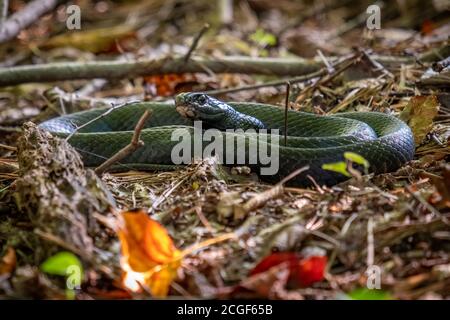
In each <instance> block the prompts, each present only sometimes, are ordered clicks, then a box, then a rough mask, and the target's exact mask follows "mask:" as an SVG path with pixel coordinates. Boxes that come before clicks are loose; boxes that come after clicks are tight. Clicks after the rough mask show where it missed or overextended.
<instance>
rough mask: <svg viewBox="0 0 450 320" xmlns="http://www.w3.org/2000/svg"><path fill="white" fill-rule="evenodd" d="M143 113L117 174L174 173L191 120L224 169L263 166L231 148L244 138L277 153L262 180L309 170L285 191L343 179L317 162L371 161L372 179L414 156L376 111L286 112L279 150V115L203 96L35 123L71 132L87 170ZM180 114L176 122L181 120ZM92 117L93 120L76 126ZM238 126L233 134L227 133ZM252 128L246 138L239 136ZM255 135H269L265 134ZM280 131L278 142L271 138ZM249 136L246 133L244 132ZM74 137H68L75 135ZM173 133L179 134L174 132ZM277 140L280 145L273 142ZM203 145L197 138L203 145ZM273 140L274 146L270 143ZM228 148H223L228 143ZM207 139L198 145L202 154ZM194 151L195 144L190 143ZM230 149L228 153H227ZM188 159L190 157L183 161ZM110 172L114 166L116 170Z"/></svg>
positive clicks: (400, 127)
mask: <svg viewBox="0 0 450 320" xmlns="http://www.w3.org/2000/svg"><path fill="white" fill-rule="evenodd" d="M145 110H150V111H151V117H150V119H149V120H148V121H147V122H146V125H145V128H144V129H143V130H142V133H141V140H143V141H144V143H145V145H144V146H143V147H142V148H139V149H138V150H137V151H135V152H134V153H132V154H131V155H129V156H127V157H126V158H125V159H124V160H123V161H121V163H120V164H119V168H123V169H124V170H128V169H130V168H134V169H136V168H138V169H158V168H170V167H173V166H174V164H176V163H175V162H177V161H173V153H172V151H173V150H174V148H176V146H177V145H178V146H179V143H180V140H174V138H173V134H174V132H176V130H180V129H181V130H184V131H182V132H184V134H183V135H184V136H186V135H190V134H192V136H193V137H194V136H195V135H194V130H195V129H194V127H193V120H196V119H197V120H202V121H203V124H204V125H203V129H206V128H207V127H208V128H217V129H219V130H221V131H220V133H219V135H220V136H221V138H222V140H223V142H221V146H223V149H224V150H223V152H224V154H226V155H228V154H229V153H230V152H232V155H231V158H230V159H232V161H231V163H230V162H229V161H228V162H227V163H226V164H227V165H239V163H236V159H237V157H238V155H239V156H243V157H244V163H245V164H247V165H249V166H250V167H251V168H253V169H254V170H255V171H256V172H257V173H261V172H260V170H261V168H263V167H267V166H268V165H267V163H265V164H262V163H260V162H258V161H259V160H257V163H250V162H251V161H252V160H250V159H251V158H252V156H254V154H252V151H250V149H248V150H239V149H238V150H231V149H236V145H237V143H236V144H235V142H233V141H235V139H238V138H240V139H243V140H241V141H244V145H245V146H246V147H248V146H249V145H250V144H251V143H257V146H258V147H266V148H267V150H271V147H274V149H273V150H276V153H277V154H276V156H277V157H274V158H273V160H274V161H279V163H278V170H277V172H275V173H273V174H269V175H262V174H261V175H260V177H261V178H262V179H263V180H266V181H269V182H277V181H279V180H280V179H282V178H283V177H285V176H287V175H288V174H289V173H291V172H293V171H294V170H295V169H297V168H300V167H303V166H305V165H309V170H308V171H306V172H304V173H302V174H300V175H298V176H296V177H295V178H294V179H293V180H291V181H290V184H291V185H295V186H308V185H310V184H311V180H310V179H308V178H307V175H310V176H311V177H312V178H313V179H314V180H315V181H316V182H317V183H318V184H326V185H333V184H336V183H338V182H340V181H343V180H345V179H346V177H345V176H344V175H342V174H340V173H337V172H333V171H329V170H324V169H322V165H323V164H327V163H333V162H337V161H342V160H343V159H344V158H343V154H344V152H346V151H351V152H354V153H358V154H359V155H361V156H363V157H364V158H365V159H366V160H368V161H369V163H370V170H371V171H372V172H375V173H383V172H389V171H394V170H396V169H398V168H399V167H400V166H401V165H402V164H404V163H405V162H407V161H409V160H411V159H412V158H413V156H414V148H415V147H414V139H413V135H412V133H411V130H410V128H409V127H408V126H407V125H406V124H405V123H404V122H402V121H401V120H399V119H397V118H395V117H394V116H391V115H387V114H384V113H378V112H350V113H341V114H337V115H335V116H318V115H314V114H310V113H304V112H298V111H291V110H290V111H288V113H287V124H288V126H287V128H288V129H287V144H286V145H284V132H283V128H284V123H285V114H284V110H282V109H280V108H278V107H276V106H272V105H267V104H260V103H246V102H245V103H241V102H233V103H227V104H225V103H223V102H221V101H218V100H216V99H214V98H212V97H210V96H207V95H205V94H202V93H185V94H180V95H178V96H177V97H176V103H175V105H173V104H167V103H157V102H142V103H132V104H128V105H125V106H123V107H121V108H117V109H115V110H113V111H112V112H109V113H108V114H105V115H104V116H103V117H99V116H100V115H102V114H104V113H105V111H106V109H104V108H103V109H93V110H88V111H83V112H78V113H73V114H69V115H64V116H61V117H58V118H54V119H51V120H49V121H46V122H44V123H42V124H41V125H40V127H41V128H43V129H46V130H48V131H50V132H51V133H53V134H56V135H58V136H60V137H67V136H68V135H70V134H71V137H70V139H69V143H70V144H71V145H73V146H74V147H75V148H77V150H78V151H79V152H80V154H81V155H82V158H83V162H84V163H85V165H86V166H92V167H93V166H98V165H99V164H101V163H102V162H103V161H105V159H108V158H109V157H111V156H112V155H114V154H115V153H116V152H117V151H119V150H120V149H121V148H123V147H124V146H125V145H127V144H128V143H129V142H130V140H131V137H132V135H133V130H134V127H135V125H136V123H137V121H138V119H139V118H140V117H141V115H142V114H143V112H144V111H145ZM182 115H183V116H182ZM97 117H98V120H96V121H93V122H92V123H90V124H88V125H86V126H83V127H82V128H80V129H79V130H78V131H77V128H78V127H80V126H82V125H83V124H85V123H87V122H89V121H91V120H92V119H95V118H97ZM236 128H241V129H242V130H240V131H239V130H238V131H237V132H229V131H230V130H226V129H236ZM247 129H256V131H255V130H253V133H252V132H247V131H244V130H247ZM262 129H269V131H268V133H267V134H264V133H262V131H263V130H262ZM270 129H280V130H281V131H280V136H276V135H271V133H273V132H274V130H272V131H270ZM250 131H251V130H250ZM74 132H75V133H74ZM178 132H179V131H178ZM276 137H279V139H276ZM203 140H204V139H203ZM277 140H279V142H278V143H277ZM230 142H231V144H228V143H230ZM210 143H211V141H202V142H201V143H200V148H201V151H204V150H205V148H208V147H207V146H208V144H210ZM192 146H194V142H192ZM230 146H233V147H230ZM189 159H191V156H189ZM116 168H117V166H116Z"/></svg>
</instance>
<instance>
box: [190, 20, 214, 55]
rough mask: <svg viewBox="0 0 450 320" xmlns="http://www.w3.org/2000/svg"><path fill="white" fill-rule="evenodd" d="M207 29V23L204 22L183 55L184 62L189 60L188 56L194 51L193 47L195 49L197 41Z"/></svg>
mask: <svg viewBox="0 0 450 320" xmlns="http://www.w3.org/2000/svg"><path fill="white" fill-rule="evenodd" d="M208 29H209V24H207V23H205V24H204V25H203V27H202V29H201V30H200V32H199V33H198V34H197V35H196V36H195V38H194V40H193V41H192V44H191V47H190V48H189V50H188V52H187V53H186V55H185V56H184V62H188V61H189V58H190V57H191V55H192V53H193V52H194V50H195V49H197V46H198V42H199V41H200V39H201V38H202V37H203V35H204V34H205V32H206V31H208Z"/></svg>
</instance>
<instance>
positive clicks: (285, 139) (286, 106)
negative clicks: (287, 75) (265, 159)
mask: <svg viewBox="0 0 450 320" xmlns="http://www.w3.org/2000/svg"><path fill="white" fill-rule="evenodd" d="M290 92H291V84H290V83H289V82H287V83H286V99H285V101H284V146H285V147H286V145H287V130H288V120H287V119H288V110H289V94H290Z"/></svg>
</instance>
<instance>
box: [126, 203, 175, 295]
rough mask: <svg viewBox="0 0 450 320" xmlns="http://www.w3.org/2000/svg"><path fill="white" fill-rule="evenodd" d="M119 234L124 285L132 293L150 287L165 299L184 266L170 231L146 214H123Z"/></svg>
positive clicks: (129, 212)
mask: <svg viewBox="0 0 450 320" xmlns="http://www.w3.org/2000/svg"><path fill="white" fill-rule="evenodd" d="M122 217H123V219H124V226H122V227H121V228H120V229H119V231H118V235H119V239H120V242H121V245H122V260H123V261H122V269H123V271H124V281H123V282H124V284H125V286H126V287H127V288H129V289H130V290H132V291H139V290H140V289H141V286H144V287H148V288H149V290H150V292H151V293H152V295H154V296H156V297H165V296H166V295H167V293H168V291H169V286H170V284H171V283H172V281H173V279H174V278H175V276H176V272H177V269H178V267H179V266H180V264H181V259H180V257H181V254H180V251H179V250H178V249H177V248H176V247H175V246H174V244H173V241H172V239H171V238H170V236H169V234H168V233H167V230H166V229H165V228H164V227H163V226H161V225H160V224H159V223H158V222H156V221H155V220H152V219H150V218H149V217H148V215H147V214H146V213H145V212H144V211H137V212H131V211H128V212H123V213H122Z"/></svg>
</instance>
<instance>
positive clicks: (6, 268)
mask: <svg viewBox="0 0 450 320" xmlns="http://www.w3.org/2000/svg"><path fill="white" fill-rule="evenodd" d="M16 260H17V258H16V251H15V250H14V248H12V247H9V248H8V249H7V250H6V253H5V255H4V256H3V257H2V260H1V261H0V277H3V276H7V277H8V276H9V275H10V274H11V273H12V272H13V271H14V269H15V268H16Z"/></svg>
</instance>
